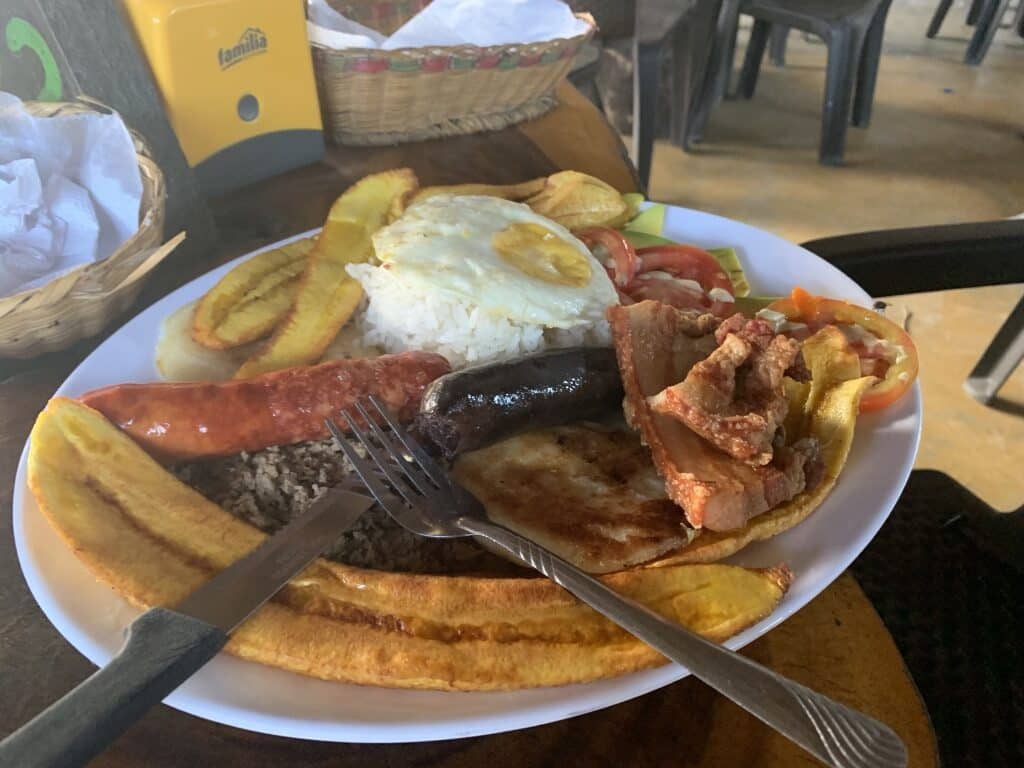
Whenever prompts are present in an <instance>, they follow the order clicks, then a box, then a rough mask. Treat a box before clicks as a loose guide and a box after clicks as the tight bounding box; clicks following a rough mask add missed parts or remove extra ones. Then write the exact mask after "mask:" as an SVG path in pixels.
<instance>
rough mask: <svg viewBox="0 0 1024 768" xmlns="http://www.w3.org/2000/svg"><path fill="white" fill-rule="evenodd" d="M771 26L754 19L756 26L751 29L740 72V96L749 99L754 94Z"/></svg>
mask: <svg viewBox="0 0 1024 768" xmlns="http://www.w3.org/2000/svg"><path fill="white" fill-rule="evenodd" d="M770 26H771V24H769V23H768V22H767V21H762V20H761V19H755V20H754V28H753V29H752V30H751V31H750V42H749V43H747V55H746V57H744V59H743V70H742V71H741V72H740V82H739V86H738V88H737V92H738V95H739V96H740V98H743V99H749V98H752V97H753V95H754V89H755V88H756V87H757V75H758V74H759V73H760V71H761V59H763V58H764V49H765V46H766V45H767V44H768V28H769V27H770Z"/></svg>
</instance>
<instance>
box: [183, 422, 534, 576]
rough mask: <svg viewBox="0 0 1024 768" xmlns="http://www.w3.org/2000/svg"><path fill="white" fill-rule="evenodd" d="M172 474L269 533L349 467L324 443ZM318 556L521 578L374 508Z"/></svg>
mask: <svg viewBox="0 0 1024 768" xmlns="http://www.w3.org/2000/svg"><path fill="white" fill-rule="evenodd" d="M172 471H173V472H174V473H175V474H176V475H177V476H178V477H179V478H180V479H181V480H182V481H183V482H185V483H187V484H188V485H190V486H192V487H193V488H195V489H196V490H197V491H199V492H200V493H201V494H203V496H205V497H206V498H207V499H209V500H210V501H213V502H214V503H216V504H219V505H220V506H221V507H223V508H224V509H226V510H227V511H228V512H231V513H232V514H234V515H236V516H237V517H240V518H241V519H243V520H246V521H247V522H249V523H252V524H253V525H255V526H256V527H257V528H259V529H260V530H262V531H265V532H266V533H274V532H275V531H277V530H278V529H279V528H281V527H282V526H284V525H285V524H286V523H287V522H288V521H289V520H291V519H292V518H293V517H296V516H298V515H300V514H302V513H303V512H305V511H306V509H308V508H309V505H310V504H312V503H313V502H314V501H316V499H317V498H318V497H319V496H320V495H321V494H322V493H324V492H325V491H326V490H327V488H329V487H331V486H333V485H336V484H337V483H339V482H340V481H341V480H342V479H343V478H344V477H345V476H346V475H348V474H350V473H352V471H353V469H352V465H351V464H350V463H349V461H348V459H347V458H345V456H344V455H343V454H342V453H341V451H340V450H339V449H338V447H337V445H335V444H334V442H333V441H332V440H318V441H311V442H306V443H299V444H297V445H289V446H279V447H274V448H267V449H265V450H262V451H257V452H255V453H241V454H238V455H237V456H230V457H228V458H224V459H209V460H204V461H197V462H190V463H184V464H179V465H177V466H175V467H172ZM324 554H325V556H326V557H329V558H331V559H333V560H337V561H338V562H341V563H347V564H349V565H354V566H358V567H360V568H375V569H377V570H382V571H401V572H409V573H448V574H486V575H493V576H506V575H522V574H523V573H524V572H523V570H522V569H520V568H519V567H518V566H515V565H513V564H512V563H510V562H508V561H506V560H504V559H502V558H500V557H498V556H496V555H493V554H490V553H489V552H487V551H486V550H484V549H481V548H480V547H479V546H478V545H477V544H475V543H474V542H473V541H471V540H470V539H426V538H422V537H420V536H416V535H415V534H412V533H409V532H408V531H406V530H405V529H404V528H402V527H400V526H399V525H398V524H397V523H395V522H393V521H392V520H391V518H390V517H388V515H387V513H386V512H385V511H384V510H383V509H381V508H380V507H377V506H374V507H372V508H371V509H369V510H367V511H366V512H365V513H364V514H363V516H362V517H361V518H360V519H359V521H358V522H357V523H356V524H355V526H353V527H352V528H351V529H350V530H349V531H347V532H346V533H343V534H342V535H341V536H340V537H339V538H338V541H337V542H336V543H335V544H334V546H333V547H331V548H330V549H329V550H328V551H327V552H325V553H324Z"/></svg>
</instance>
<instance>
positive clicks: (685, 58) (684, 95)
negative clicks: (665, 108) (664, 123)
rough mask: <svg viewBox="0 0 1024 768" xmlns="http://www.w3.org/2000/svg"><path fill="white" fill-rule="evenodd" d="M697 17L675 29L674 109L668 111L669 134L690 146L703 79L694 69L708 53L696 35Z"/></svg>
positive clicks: (672, 41)
mask: <svg viewBox="0 0 1024 768" xmlns="http://www.w3.org/2000/svg"><path fill="white" fill-rule="evenodd" d="M696 21H697V20H696V19H692V18H690V19H686V20H685V21H683V22H681V23H680V24H679V25H678V26H677V27H676V29H675V30H674V31H673V33H672V36H671V38H670V40H671V45H672V49H671V56H672V68H671V70H669V71H670V81H671V93H672V97H671V99H672V101H671V109H670V114H669V136H670V137H671V139H672V143H673V144H675V145H676V146H681V147H683V148H684V149H686V148H687V136H688V134H689V132H690V123H691V122H692V119H693V110H692V107H693V104H694V101H695V98H696V97H695V91H699V89H700V85H701V84H700V83H695V82H694V69H695V67H697V66H699V65H698V64H697V62H698V61H699V60H700V59H701V58H702V54H706V53H707V51H706V49H704V48H703V46H702V45H701V41H700V40H698V39H697V37H698V34H699V33H698V31H697V30H696V29H695V22H696Z"/></svg>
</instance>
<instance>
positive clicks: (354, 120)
mask: <svg viewBox="0 0 1024 768" xmlns="http://www.w3.org/2000/svg"><path fill="white" fill-rule="evenodd" d="M416 4H417V1H416V0H413V2H411V3H409V4H408V6H409V9H411V8H412V7H413V6H415V5H416ZM332 5H333V6H334V7H335V8H337V9H338V10H340V11H342V13H350V12H353V10H354V9H356V8H358V11H359V12H358V13H355V14H354V15H355V17H357V18H359V19H361V23H364V24H366V25H367V26H371V27H372V26H374V23H375V20H376V23H378V24H382V23H385V22H383V21H382V18H383V17H384V16H387V21H386V24H387V26H390V25H392V24H395V23H396V18H397V16H395V14H393V13H391V12H392V11H394V6H395V5H396V4H395V3H377V2H373V3H371V2H361V3H360V2H353V1H351V0H350V2H347V3H346V2H342V0H334V2H332ZM422 5H426V3H422ZM381 6H387V8H386V9H384V10H387V11H388V13H391V15H387V14H385V13H384V11H383V10H381V8H380V7H381ZM403 8H405V6H404V5H403ZM409 15H410V16H411V15H412V14H411V13H410V14H409ZM576 15H577V16H578V17H579V18H581V19H583V20H584V21H586V22H587V24H588V30H587V31H586V32H585V33H584V34H582V35H577V36H576V37H570V38H561V39H556V40H547V41H544V42H541V43H529V44H522V45H518V44H517V45H496V46H489V47H486V48H481V47H479V46H475V45H462V46H450V47H437V48H400V49H397V50H394V51H381V50H373V49H366V48H346V49H344V50H336V49H333V48H325V47H323V46H319V45H313V61H314V64H315V67H316V77H317V86H318V88H319V91H320V106H321V111H322V112H323V119H324V124H325V127H326V128H327V131H328V133H329V134H330V136H331V138H332V139H333V140H334V141H335V142H336V143H339V144H398V143H400V142H403V141H420V140H423V139H436V138H440V137H442V136H453V135H458V134H464V133H475V132H477V131H487V130H497V129H500V128H505V127H506V126H509V125H513V124H514V123H518V122H521V121H523V120H529V119H531V118H534V117H539V116H540V115H542V114H544V113H545V112H547V111H548V110H549V109H551V107H553V106H554V105H555V98H554V96H553V94H552V92H553V90H554V87H555V85H557V84H558V82H559V81H560V80H561V79H562V78H563V77H565V75H566V73H567V72H568V71H569V68H570V67H571V66H572V60H573V56H575V55H576V52H577V51H578V50H579V49H580V47H581V46H582V45H583V43H584V42H586V40H587V39H588V38H589V37H590V36H591V35H592V34H593V33H594V30H595V25H594V20H593V19H592V18H591V17H590V15H589V14H585V13H583V14H576ZM404 20H405V19H404V18H403V21H404ZM381 31H382V30H381ZM392 31H393V30H392Z"/></svg>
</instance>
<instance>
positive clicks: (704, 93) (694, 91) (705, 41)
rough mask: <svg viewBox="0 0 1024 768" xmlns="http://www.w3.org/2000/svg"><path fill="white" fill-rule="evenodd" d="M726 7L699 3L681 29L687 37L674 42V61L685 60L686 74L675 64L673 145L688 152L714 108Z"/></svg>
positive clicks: (718, 3)
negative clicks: (682, 47) (722, 24)
mask: <svg viewBox="0 0 1024 768" xmlns="http://www.w3.org/2000/svg"><path fill="white" fill-rule="evenodd" d="M723 5H724V3H723V2H722V0H710V1H709V2H705V3H698V4H697V5H696V6H694V10H693V14H692V16H690V17H688V19H687V22H688V23H686V24H682V25H681V26H682V27H685V34H676V35H675V37H674V38H673V61H674V62H676V61H680V60H682V59H683V58H684V57H685V63H683V64H682V66H685V68H686V72H685V73H683V72H682V71H681V69H682V66H680V64H673V69H674V70H675V75H674V76H675V77H676V87H675V94H676V98H675V102H674V105H673V109H672V141H673V142H674V143H675V144H676V146H679V147H682V148H683V150H684V151H687V152H689V151H690V150H691V149H692V148H693V145H694V144H695V143H696V142H698V141H700V137H701V136H702V135H703V133H704V126H705V125H706V124H707V120H708V117H709V116H710V114H711V109H712V108H713V107H714V95H713V93H714V88H715V84H716V77H717V74H718V73H717V72H716V70H715V63H716V62H717V60H718V58H717V57H718V54H719V52H720V49H721V44H720V40H719V35H718V34H717V30H718V24H719V20H720V19H721V13H722V8H723ZM681 31H682V30H680V32H681ZM681 46H686V50H685V51H681V50H680V47H681ZM684 78H685V79H684ZM684 100H685V101H684Z"/></svg>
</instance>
